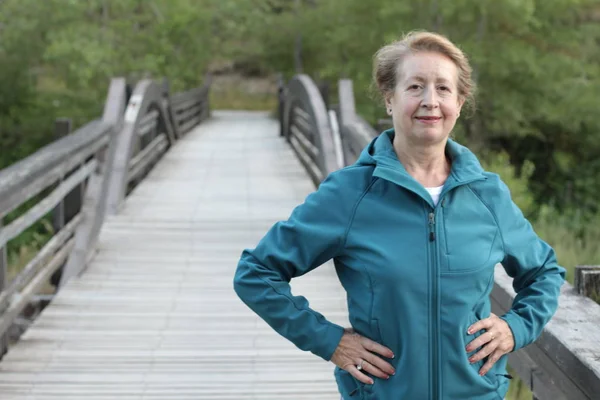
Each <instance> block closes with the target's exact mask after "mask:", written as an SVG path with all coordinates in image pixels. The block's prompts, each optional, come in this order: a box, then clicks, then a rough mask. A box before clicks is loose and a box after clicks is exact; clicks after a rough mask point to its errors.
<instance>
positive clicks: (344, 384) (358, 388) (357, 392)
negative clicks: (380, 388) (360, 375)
mask: <svg viewBox="0 0 600 400" xmlns="http://www.w3.org/2000/svg"><path fill="white" fill-rule="evenodd" d="M334 374H335V378H336V381H337V384H338V389H339V391H340V393H341V394H342V398H344V400H370V399H371V398H372V394H373V387H374V386H375V383H374V384H373V385H367V384H366V383H362V382H361V381H359V380H358V379H356V378H354V377H353V376H352V375H351V374H350V372H348V371H346V370H345V369H341V368H340V367H335V372H334ZM366 375H367V376H369V377H370V378H371V379H373V382H376V379H377V378H375V377H373V376H371V375H369V374H366Z"/></svg>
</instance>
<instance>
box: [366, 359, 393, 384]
mask: <svg viewBox="0 0 600 400" xmlns="http://www.w3.org/2000/svg"><path fill="white" fill-rule="evenodd" d="M363 357H364V359H365V361H368V362H369V364H371V365H373V366H374V367H375V368H377V369H379V370H381V371H383V372H384V373H386V374H387V375H394V374H395V373H396V370H395V369H394V367H392V366H391V365H390V363H388V362H387V361H385V360H382V359H381V358H379V357H378V356H376V355H375V354H373V353H367V354H365V355H364V356H363ZM386 379H387V378H386Z"/></svg>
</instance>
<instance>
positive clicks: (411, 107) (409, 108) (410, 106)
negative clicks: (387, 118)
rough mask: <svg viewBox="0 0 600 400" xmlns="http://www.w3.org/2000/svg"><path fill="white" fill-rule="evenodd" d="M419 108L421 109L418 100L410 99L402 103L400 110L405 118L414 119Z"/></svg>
mask: <svg viewBox="0 0 600 400" xmlns="http://www.w3.org/2000/svg"><path fill="white" fill-rule="evenodd" d="M418 109H419V102H418V101H410V100H408V101H405V102H404V103H402V105H401V108H400V109H399V111H400V113H402V117H403V118H404V119H409V120H412V117H413V115H415V113H416V112H417V110H418Z"/></svg>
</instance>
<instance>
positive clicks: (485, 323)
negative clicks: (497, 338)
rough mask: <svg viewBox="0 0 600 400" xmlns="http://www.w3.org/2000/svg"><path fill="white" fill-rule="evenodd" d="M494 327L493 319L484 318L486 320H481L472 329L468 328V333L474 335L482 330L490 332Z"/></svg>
mask: <svg viewBox="0 0 600 400" xmlns="http://www.w3.org/2000/svg"><path fill="white" fill-rule="evenodd" d="M493 325H494V321H493V320H492V318H484V319H481V320H479V321H477V322H475V323H474V324H473V325H471V326H470V327H468V328H467V333H468V334H469V335H472V334H474V333H475V332H479V331H480V330H482V329H486V330H489V329H490V328H491V327H492V326H493Z"/></svg>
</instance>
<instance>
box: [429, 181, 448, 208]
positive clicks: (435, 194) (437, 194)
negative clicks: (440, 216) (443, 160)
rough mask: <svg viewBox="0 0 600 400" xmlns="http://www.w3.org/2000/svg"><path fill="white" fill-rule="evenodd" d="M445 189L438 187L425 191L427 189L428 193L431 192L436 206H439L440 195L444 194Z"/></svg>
mask: <svg viewBox="0 0 600 400" xmlns="http://www.w3.org/2000/svg"><path fill="white" fill-rule="evenodd" d="M443 188H444V185H442V186H437V187H426V188H425V189H427V191H428V192H429V195H430V196H431V198H432V199H433V205H434V206H437V203H438V200H439V199H440V194H441V193H442V189H443Z"/></svg>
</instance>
